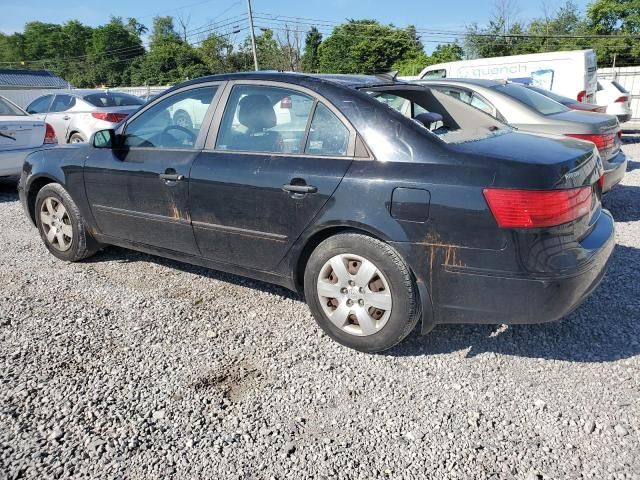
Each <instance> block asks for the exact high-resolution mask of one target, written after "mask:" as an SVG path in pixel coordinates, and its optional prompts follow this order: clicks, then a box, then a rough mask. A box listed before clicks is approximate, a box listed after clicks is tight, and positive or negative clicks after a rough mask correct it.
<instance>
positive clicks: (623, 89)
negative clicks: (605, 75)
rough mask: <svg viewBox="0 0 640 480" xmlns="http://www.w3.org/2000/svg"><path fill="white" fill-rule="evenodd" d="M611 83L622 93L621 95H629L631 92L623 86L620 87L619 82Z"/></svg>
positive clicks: (612, 81)
mask: <svg viewBox="0 0 640 480" xmlns="http://www.w3.org/2000/svg"><path fill="white" fill-rule="evenodd" d="M611 83H612V84H613V86H614V87H616V88H617V89H618V91H620V93H629V91H628V90H627V89H626V88H624V87H623V86H622V85H620V84H619V83H618V82H617V81H615V80H611Z"/></svg>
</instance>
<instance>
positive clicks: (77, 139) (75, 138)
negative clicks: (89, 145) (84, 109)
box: [69, 133, 86, 143]
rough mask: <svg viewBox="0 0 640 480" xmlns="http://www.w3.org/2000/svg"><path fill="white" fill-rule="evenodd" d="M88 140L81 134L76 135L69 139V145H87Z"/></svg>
mask: <svg viewBox="0 0 640 480" xmlns="http://www.w3.org/2000/svg"><path fill="white" fill-rule="evenodd" d="M85 142H86V140H85V139H84V137H83V136H82V135H80V134H79V133H74V134H72V135H71V136H70V137H69V143H85Z"/></svg>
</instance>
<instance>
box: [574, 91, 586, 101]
mask: <svg viewBox="0 0 640 480" xmlns="http://www.w3.org/2000/svg"><path fill="white" fill-rule="evenodd" d="M586 96H587V91H586V90H581V91H580V92H578V96H577V97H576V98H577V99H578V101H579V102H583V101H584V97H586Z"/></svg>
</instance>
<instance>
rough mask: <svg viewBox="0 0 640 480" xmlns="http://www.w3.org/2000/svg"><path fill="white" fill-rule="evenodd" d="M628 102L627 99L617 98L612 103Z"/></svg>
mask: <svg viewBox="0 0 640 480" xmlns="http://www.w3.org/2000/svg"><path fill="white" fill-rule="evenodd" d="M628 101H629V97H624V96H623V97H618V98H616V99H615V100H614V102H613V103H622V102H628Z"/></svg>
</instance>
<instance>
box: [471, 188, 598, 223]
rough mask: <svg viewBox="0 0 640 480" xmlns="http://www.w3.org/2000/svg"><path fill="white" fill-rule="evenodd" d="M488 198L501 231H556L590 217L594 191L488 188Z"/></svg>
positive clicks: (486, 197) (485, 190) (485, 191)
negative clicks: (554, 229)
mask: <svg viewBox="0 0 640 480" xmlns="http://www.w3.org/2000/svg"><path fill="white" fill-rule="evenodd" d="M483 193H484V198H485V199H486V200H487V204H488V205H489V208H490V209H491V213H492V214H493V217H494V218H495V219H496V222H498V226H499V227H501V228H538V227H552V226H555V225H562V224H563V223H567V222H572V221H573V220H575V219H577V218H580V217H582V216H583V215H586V214H587V213H589V210H590V208H591V195H592V188H591V187H590V186H589V187H579V188H571V189H567V190H510V189H502V188H485V189H484V190H483Z"/></svg>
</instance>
